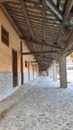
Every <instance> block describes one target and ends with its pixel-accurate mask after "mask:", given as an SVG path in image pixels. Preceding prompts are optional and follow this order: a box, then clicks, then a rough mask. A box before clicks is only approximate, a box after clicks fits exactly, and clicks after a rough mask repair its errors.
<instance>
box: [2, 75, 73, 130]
mask: <svg viewBox="0 0 73 130" xmlns="http://www.w3.org/2000/svg"><path fill="white" fill-rule="evenodd" d="M72 87H73V86H71V87H69V88H59V82H56V81H52V80H51V79H49V81H48V78H47V77H42V78H41V79H40V80H39V81H38V82H37V83H36V84H35V85H34V86H33V87H32V88H31V89H30V90H29V91H27V93H26V94H24V95H23V97H22V99H21V100H20V101H19V103H18V104H17V105H15V106H14V107H13V108H12V109H11V110H10V111H9V112H8V113H7V114H6V115H5V117H4V119H2V120H0V130H73V88H72Z"/></svg>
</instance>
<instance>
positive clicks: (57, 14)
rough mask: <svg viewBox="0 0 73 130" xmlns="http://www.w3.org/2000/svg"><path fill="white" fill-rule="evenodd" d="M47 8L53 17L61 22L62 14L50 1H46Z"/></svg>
mask: <svg viewBox="0 0 73 130" xmlns="http://www.w3.org/2000/svg"><path fill="white" fill-rule="evenodd" d="M46 4H47V7H49V8H50V9H51V11H52V12H53V13H54V14H55V16H56V17H57V18H58V19H59V20H60V21H62V19H63V14H62V12H61V11H60V10H59V9H58V8H57V7H56V6H55V4H54V3H53V2H52V0H47V1H46ZM49 4H50V5H49Z"/></svg>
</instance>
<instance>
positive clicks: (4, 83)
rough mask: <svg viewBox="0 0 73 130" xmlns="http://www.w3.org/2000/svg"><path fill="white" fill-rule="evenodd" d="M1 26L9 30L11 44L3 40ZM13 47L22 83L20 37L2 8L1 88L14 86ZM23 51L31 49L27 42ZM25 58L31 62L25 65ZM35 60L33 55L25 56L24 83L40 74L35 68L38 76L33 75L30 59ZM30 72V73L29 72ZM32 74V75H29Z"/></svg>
mask: <svg viewBox="0 0 73 130" xmlns="http://www.w3.org/2000/svg"><path fill="white" fill-rule="evenodd" d="M1 26H3V27H4V28H5V29H6V30H7V31H8V32H9V46H7V45H5V44H4V43H3V42H2V41H1ZM12 49H14V50H15V51H16V52H17V61H18V62H17V63H18V85H21V62H20V59H21V58H20V57H21V56H20V53H19V51H20V39H19V36H18V34H17V32H16V31H15V29H14V28H13V27H12V25H11V23H10V22H9V20H8V19H7V17H6V16H5V14H4V12H3V11H2V10H1V9H0V89H3V88H5V89H11V88H13V72H12ZM23 51H26V52H27V51H29V50H28V48H27V47H26V45H25V43H24V45H23ZM25 60H26V61H27V62H29V68H28V66H27V67H25ZM32 60H33V56H23V64H24V65H23V68H24V83H26V82H28V81H29V80H31V79H33V78H35V77H37V76H38V73H39V71H38V70H39V69H38V66H37V69H36V70H35V73H36V76H35V77H33V69H32V65H31V63H30V61H32ZM28 72H29V74H28ZM29 75H30V76H29Z"/></svg>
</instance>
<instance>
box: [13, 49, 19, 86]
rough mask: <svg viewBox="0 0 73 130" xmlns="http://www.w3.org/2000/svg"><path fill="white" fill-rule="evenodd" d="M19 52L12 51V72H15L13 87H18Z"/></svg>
mask: <svg viewBox="0 0 73 130" xmlns="http://www.w3.org/2000/svg"><path fill="white" fill-rule="evenodd" d="M17 68H18V65H17V52H16V51H15V50H14V49H12V71H13V87H16V86H17V85H18V72H17Z"/></svg>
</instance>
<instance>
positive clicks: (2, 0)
mask: <svg viewBox="0 0 73 130" xmlns="http://www.w3.org/2000/svg"><path fill="white" fill-rule="evenodd" d="M10 1H12V0H0V3H3V2H10Z"/></svg>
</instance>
